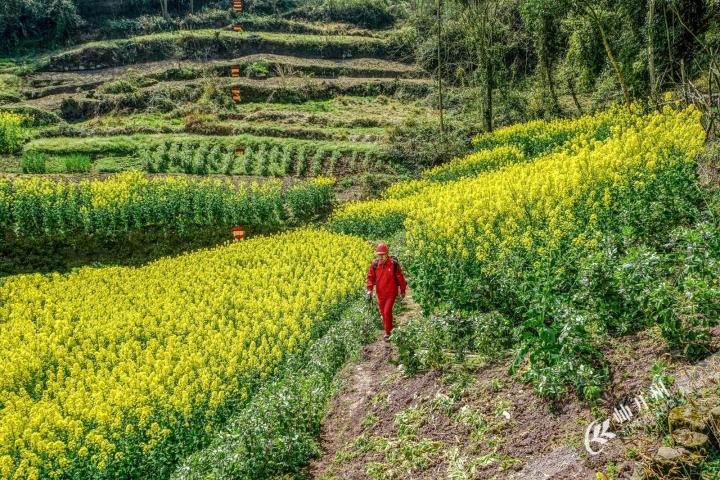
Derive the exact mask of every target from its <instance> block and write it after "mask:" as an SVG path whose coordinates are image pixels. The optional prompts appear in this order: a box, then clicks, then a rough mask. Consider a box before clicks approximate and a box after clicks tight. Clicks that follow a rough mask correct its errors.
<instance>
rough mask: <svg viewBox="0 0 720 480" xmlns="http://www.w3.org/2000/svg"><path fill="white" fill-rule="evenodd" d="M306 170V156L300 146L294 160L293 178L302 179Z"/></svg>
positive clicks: (302, 147) (303, 148)
mask: <svg viewBox="0 0 720 480" xmlns="http://www.w3.org/2000/svg"><path fill="white" fill-rule="evenodd" d="M306 170H307V154H306V152H305V147H304V146H301V147H300V148H298V150H297V158H296V159H295V176H298V177H302V176H303V175H305V171H306Z"/></svg>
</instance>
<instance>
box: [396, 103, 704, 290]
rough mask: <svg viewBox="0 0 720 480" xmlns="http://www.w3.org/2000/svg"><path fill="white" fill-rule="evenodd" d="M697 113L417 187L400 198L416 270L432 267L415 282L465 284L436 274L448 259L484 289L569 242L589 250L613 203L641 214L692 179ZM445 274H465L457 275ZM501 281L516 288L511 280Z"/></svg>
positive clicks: (441, 286) (647, 120)
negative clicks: (419, 194) (418, 197)
mask: <svg viewBox="0 0 720 480" xmlns="http://www.w3.org/2000/svg"><path fill="white" fill-rule="evenodd" d="M699 120H700V114H699V113H698V112H697V111H696V110H695V109H693V108H689V109H686V110H684V111H680V112H678V111H675V110H672V109H670V108H667V109H665V110H664V111H663V112H662V113H657V112H656V113H653V114H650V115H648V116H642V117H641V116H638V117H637V119H636V121H634V122H632V125H630V124H628V125H626V128H624V129H622V131H619V132H617V133H616V135H615V136H613V137H612V138H611V139H609V140H606V141H604V142H600V143H596V144H593V145H589V146H586V147H584V148H575V149H572V150H568V151H558V152H556V153H553V154H550V155H548V156H545V157H541V158H539V159H537V160H535V161H534V162H531V163H523V164H515V165H510V166H507V167H505V168H502V169H500V170H497V171H495V172H490V173H486V174H482V175H479V176H477V177H474V178H469V179H464V180H460V181H458V182H453V183H450V184H447V185H445V186H443V187H439V188H437V189H434V190H425V191H424V197H425V198H424V199H423V201H422V202H417V203H416V205H417V207H414V206H412V205H405V208H407V209H408V213H407V219H406V221H405V224H404V226H405V229H406V233H407V243H408V251H409V252H412V255H413V256H414V257H415V261H416V265H417V268H419V269H420V270H421V271H424V272H433V274H428V275H425V276H423V277H422V278H419V279H418V282H419V283H420V285H421V286H422V290H423V291H424V293H425V294H426V295H428V296H434V295H442V294H443V292H444V293H445V295H446V296H447V292H448V291H453V292H455V293H454V295H458V294H459V293H460V292H463V291H465V290H468V289H471V287H468V288H466V287H463V286H462V285H461V284H455V285H453V286H449V284H448V282H449V281H450V280H449V277H447V276H446V275H443V268H447V267H446V266H447V265H448V262H449V259H458V261H459V262H461V263H462V264H464V265H466V266H467V268H468V269H470V271H472V272H473V273H472V275H473V277H475V279H474V282H479V283H481V284H483V285H486V286H487V285H490V284H491V282H492V281H495V280H497V279H498V278H501V277H502V278H505V277H507V278H511V277H513V275H514V274H516V273H517V272H518V271H519V269H520V268H523V269H527V271H528V272H532V271H533V270H535V271H538V272H539V271H541V269H542V268H545V267H546V266H547V265H549V264H551V263H552V262H553V261H554V260H553V259H555V260H556V259H557V258H558V257H557V256H558V255H559V256H560V257H562V256H563V255H566V254H567V253H568V251H569V249H570V248H572V247H578V248H592V246H593V245H595V244H596V242H597V241H598V236H599V235H602V233H603V232H604V231H606V230H608V229H612V228H614V225H615V224H616V223H617V222H618V218H616V217H615V216H614V214H613V212H614V209H617V208H619V207H621V206H622V207H626V206H628V205H630V203H631V202H634V203H633V205H634V207H633V210H632V211H633V213H634V214H635V215H638V216H642V215H648V216H649V213H650V212H646V211H644V210H643V206H644V205H649V204H650V203H651V202H653V201H657V196H658V195H662V196H670V195H681V194H680V193H676V192H681V191H682V188H676V185H675V184H673V183H672V182H687V181H688V178H690V179H691V177H692V173H688V172H692V165H693V162H694V159H695V156H696V154H697V153H698V152H699V151H700V150H701V149H702V146H703V142H704V131H703V129H702V126H701V125H700V121H699ZM673 172H678V173H677V174H674V173H673ZM660 198H663V197H660ZM668 198H669V199H670V198H671V197H668ZM670 202H672V201H671V200H670ZM671 206H672V203H670V204H669V205H668V206H667V207H668V208H671ZM631 220H632V221H633V222H637V223H639V224H640V223H642V218H640V219H637V220H636V219H634V218H633V219H631ZM625 221H626V222H627V221H628V220H625ZM563 252H564V253H563ZM561 270H562V269H561ZM561 270H558V271H553V272H552V273H551V275H559V274H561V273H562V272H561ZM453 278H456V279H457V281H458V282H461V283H462V281H465V280H464V279H465V277H464V276H463V275H462V274H460V273H456V275H455V276H454V277H453ZM479 279H480V280H479ZM474 284H475V283H474ZM507 288H508V289H510V290H509V291H513V290H512V288H515V289H517V288H516V286H515V287H513V280H512V279H510V280H507ZM496 290H497V291H498V292H499V287H498V289H496ZM468 294H469V295H472V293H471V292H468ZM476 298H479V297H477V296H476ZM446 300H447V298H446ZM485 301H488V299H486V300H485ZM490 303H492V302H490Z"/></svg>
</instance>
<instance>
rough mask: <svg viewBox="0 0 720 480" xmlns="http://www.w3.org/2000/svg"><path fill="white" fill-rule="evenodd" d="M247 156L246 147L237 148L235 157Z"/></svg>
mask: <svg viewBox="0 0 720 480" xmlns="http://www.w3.org/2000/svg"><path fill="white" fill-rule="evenodd" d="M243 155H245V147H235V156H236V157H242V156H243Z"/></svg>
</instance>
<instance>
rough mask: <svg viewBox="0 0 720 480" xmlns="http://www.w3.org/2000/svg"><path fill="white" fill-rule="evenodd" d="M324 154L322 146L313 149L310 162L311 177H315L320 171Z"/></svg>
mask: <svg viewBox="0 0 720 480" xmlns="http://www.w3.org/2000/svg"><path fill="white" fill-rule="evenodd" d="M325 156H326V153H325V149H324V148H318V149H317V150H315V155H313V158H312V162H311V163H310V176H311V177H317V176H319V175H320V174H321V173H322V170H323V163H324V162H325Z"/></svg>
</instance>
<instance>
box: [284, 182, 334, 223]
mask: <svg viewBox="0 0 720 480" xmlns="http://www.w3.org/2000/svg"><path fill="white" fill-rule="evenodd" d="M334 187H335V182H334V181H332V180H328V179H326V178H318V179H315V180H312V181H309V182H307V183H304V184H300V185H295V186H292V187H290V188H288V189H287V191H286V192H285V195H286V198H287V207H288V216H289V218H290V221H291V222H294V223H295V224H298V225H301V224H304V223H307V222H309V221H311V220H316V219H318V218H320V217H322V216H324V215H326V214H327V213H329V212H330V211H331V210H332V207H333V203H334V201H335V189H334Z"/></svg>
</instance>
